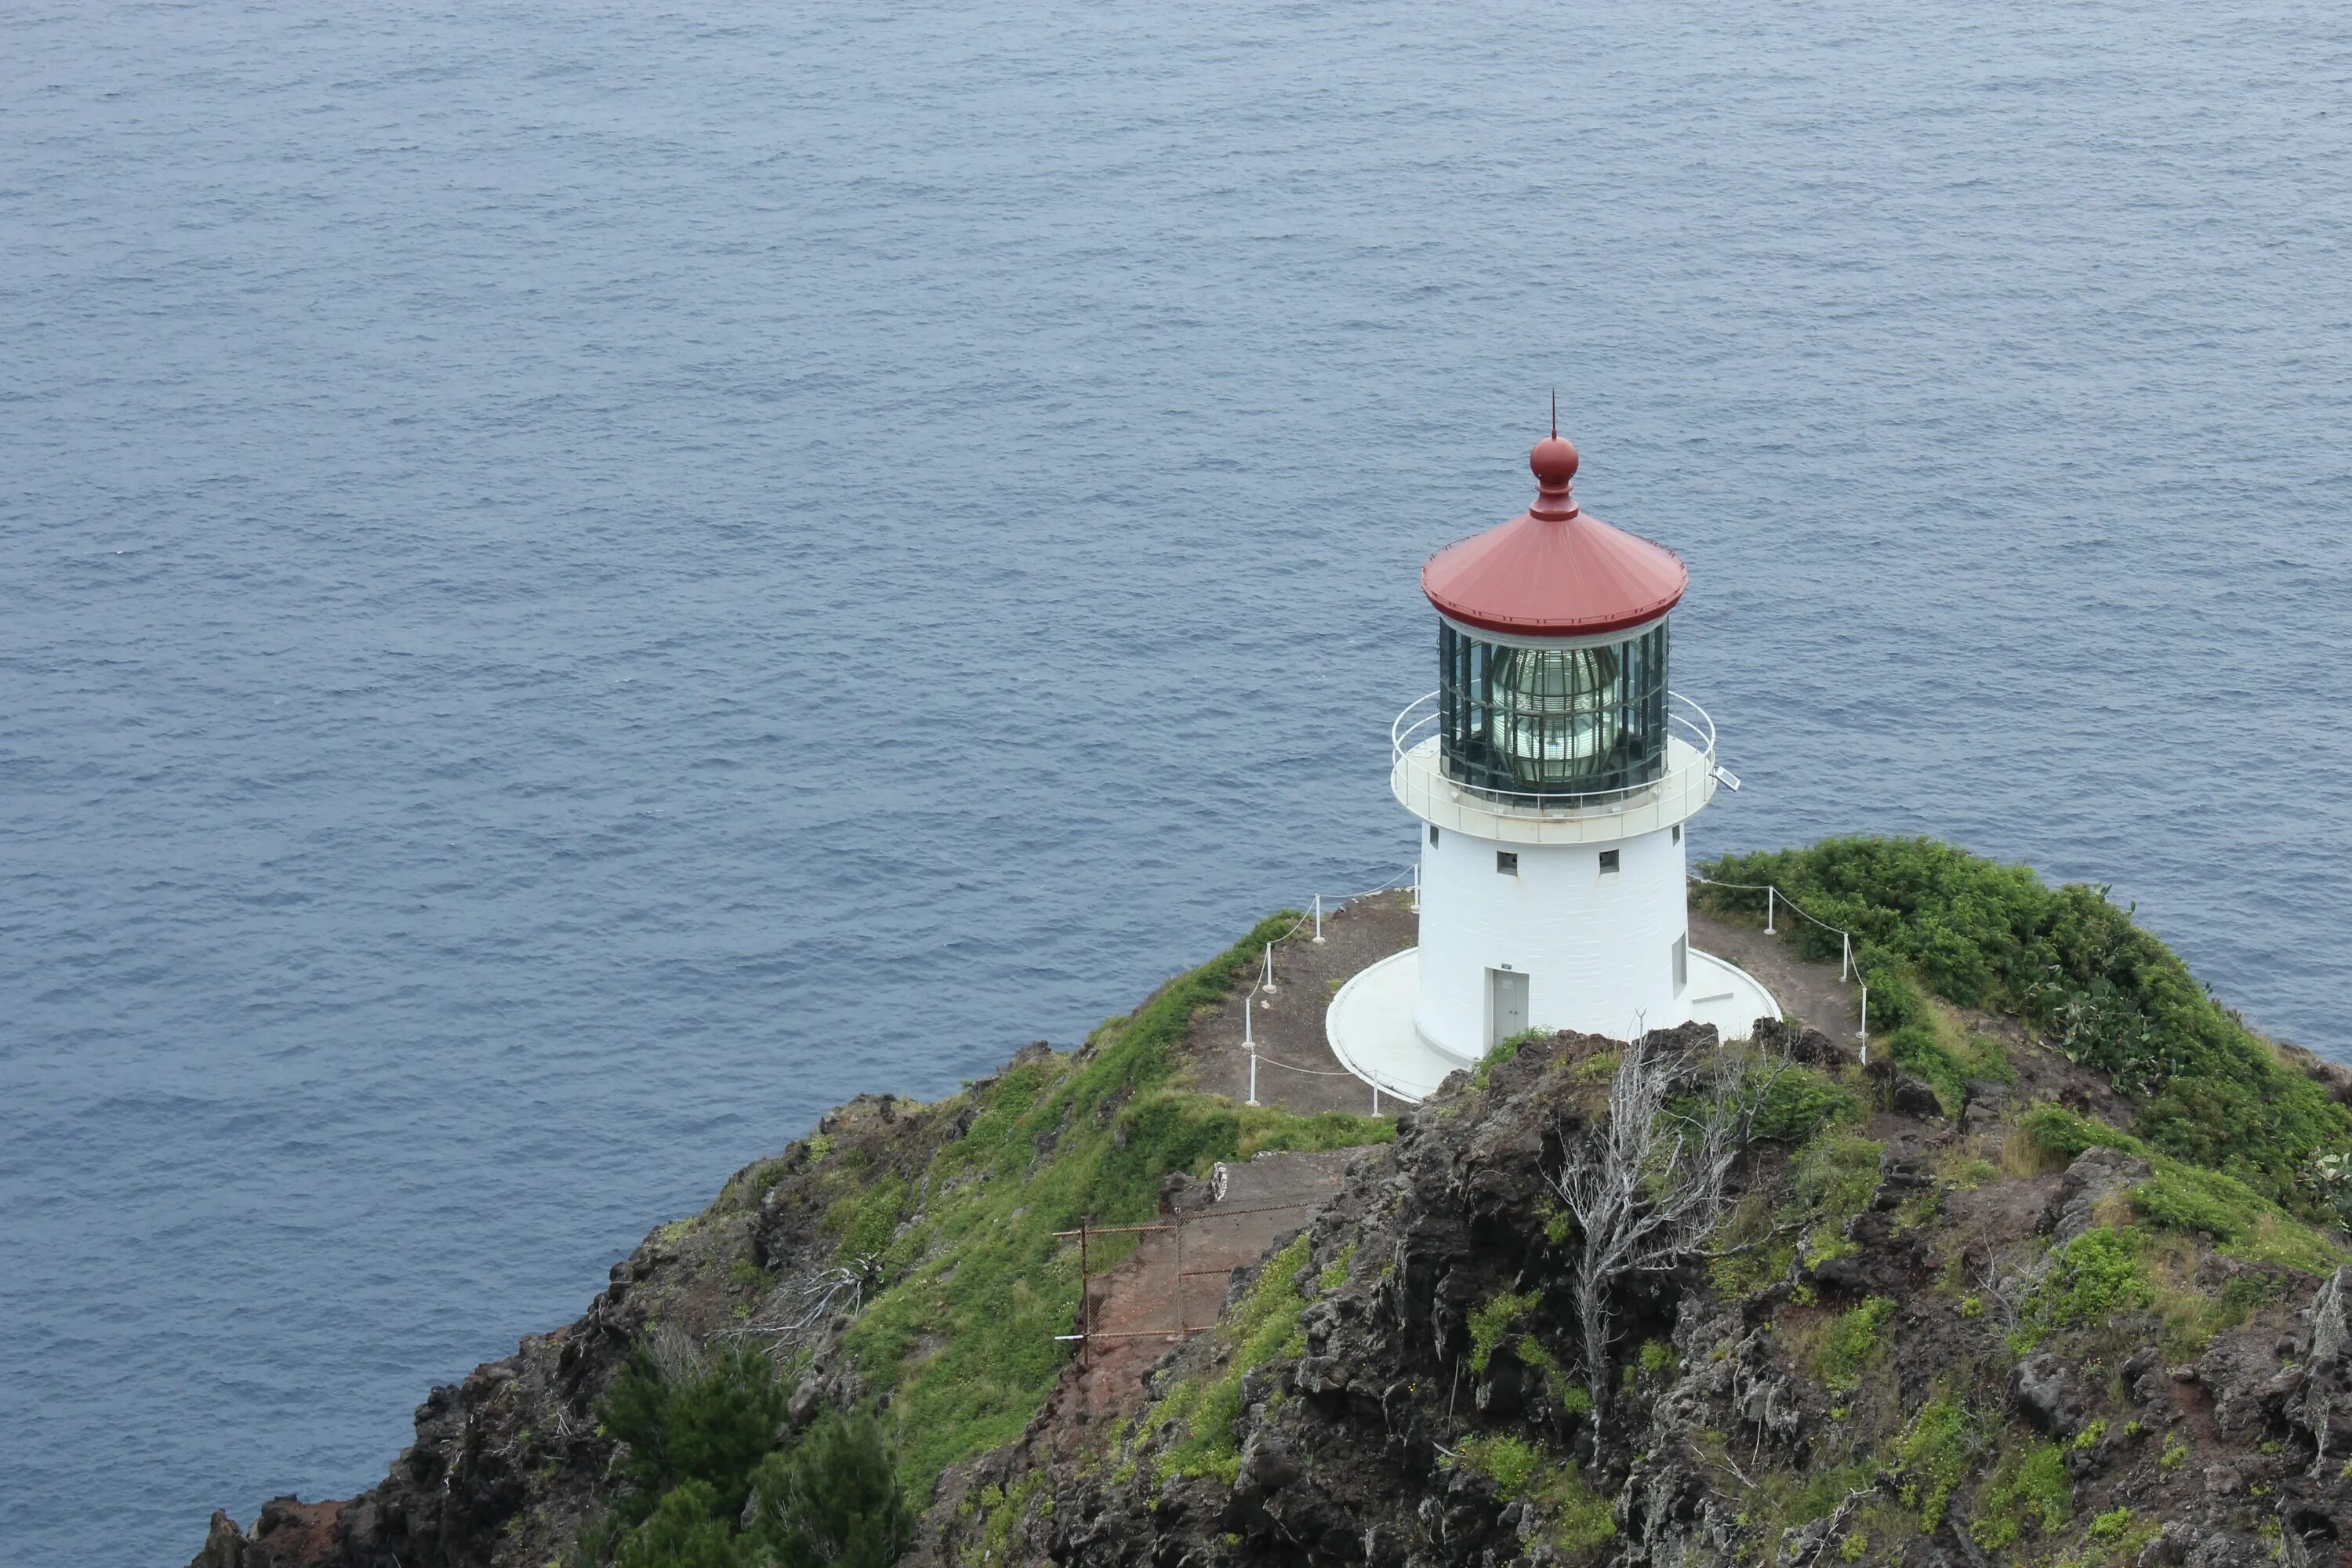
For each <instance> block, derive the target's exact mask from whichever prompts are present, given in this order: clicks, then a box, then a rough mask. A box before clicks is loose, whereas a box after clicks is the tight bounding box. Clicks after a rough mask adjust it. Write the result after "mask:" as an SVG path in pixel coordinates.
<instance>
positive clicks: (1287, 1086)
mask: <svg viewBox="0 0 2352 1568" xmlns="http://www.w3.org/2000/svg"><path fill="white" fill-rule="evenodd" d="M1313 935H1314V926H1313V924H1312V922H1309V924H1308V925H1307V926H1306V927H1305V928H1303V929H1301V930H1300V931H1299V932H1298V933H1297V935H1296V936H1294V937H1292V938H1291V939H1290V940H1289V941H1288V942H1278V943H1276V946H1275V950H1274V980H1275V991H1274V994H1273V995H1271V996H1266V995H1263V994H1261V995H1260V996H1259V997H1258V998H1257V1001H1256V1005H1255V1011H1254V1013H1253V1015H1252V1016H1251V1028H1252V1031H1253V1032H1254V1033H1255V1036H1256V1038H1257V1049H1258V1058H1259V1060H1258V1074H1257V1098H1258V1102H1259V1103H1260V1104H1262V1105H1278V1106H1281V1107H1282V1108H1283V1109H1284V1110H1297V1111H1304V1112H1310V1113H1311V1112H1314V1111H1318V1110H1352V1111H1355V1112H1356V1113H1358V1114H1359V1115H1364V1114H1369V1113H1370V1110H1372V1090H1371V1087H1370V1085H1368V1084H1366V1083H1365V1082H1364V1081H1363V1080H1362V1079H1359V1078H1357V1077H1356V1076H1355V1075H1354V1074H1353V1073H1350V1072H1349V1071H1348V1069H1347V1068H1343V1067H1341V1066H1340V1065H1339V1059H1338V1058H1335V1057H1334V1056H1332V1054H1331V1046H1330V1042H1329V1041H1328V1039H1327V1038H1326V1037H1324V1034H1323V1013H1324V1010H1325V1009H1326V1008H1328V1007H1329V1006H1330V1005H1331V998H1332V996H1333V995H1335V994H1337V993H1338V992H1339V987H1340V986H1341V985H1343V984H1346V983H1347V981H1348V980H1349V977H1350V976H1352V975H1354V974H1355V973H1356V972H1357V971H1359V970H1361V969H1365V968H1368V967H1369V966H1370V965H1371V964H1373V963H1378V962H1379V961H1380V960H1381V959H1383V958H1386V957H1387V956H1388V955H1389V954H1391V953H1392V952H1402V951H1404V950H1405V949H1406V948H1408V947H1411V946H1412V945H1413V943H1415V942H1419V941H1420V940H1421V917H1420V916H1419V915H1417V914H1415V913H1413V912H1412V895H1411V894H1408V893H1379V894H1375V895H1374V896H1372V897H1371V898H1369V899H1358V900H1356V901H1355V902H1354V903H1351V904H1347V905H1343V906H1341V907H1340V908H1339V909H1337V910H1331V911H1329V912H1328V913H1326V914H1325V915H1324V917H1323V942H1322V945H1320V946H1318V945H1316V943H1315V942H1314V941H1313ZM1255 973H1256V971H1255V968H1253V969H1252V971H1251V974H1252V977H1253V978H1254V977H1255ZM1186 1047H1187V1051H1188V1054H1190V1055H1191V1056H1192V1058H1193V1059H1194V1061H1195V1062H1196V1063H1197V1064H1198V1066H1197V1067H1196V1068H1195V1069H1194V1070H1195V1073H1196V1075H1197V1080H1198V1082H1199V1083H1200V1086H1201V1087H1202V1089H1213V1090H1214V1091H1215V1092H1217V1093H1219V1094H1229V1095H1231V1096H1233V1097H1234V1099H1235V1100H1246V1099H1248V1098H1249V1053H1248V1052H1246V1051H1244V1050H1243V1049H1242V1003H1241V997H1240V995H1239V994H1238V993H1237V994H1234V995H1233V996H1229V997H1227V998H1226V999H1225V1000H1224V1002H1223V1003H1222V1004H1221V1005H1219V1006H1218V1007H1217V1008H1216V1010H1215V1011H1214V1012H1213V1013H1209V1014H1206V1015H1203V1016H1201V1017H1198V1018H1195V1019H1194V1020H1193V1021H1192V1031H1191V1033H1190V1035H1189V1037H1188V1038H1187V1041H1186ZM1294 1068H1307V1069H1309V1070H1308V1071H1304V1072H1302V1071H1295V1070H1292V1069H1294ZM1318 1075H1320V1076H1318ZM1391 1109H1393V1105H1392V1102H1391V1100H1386V1099H1384V1100H1382V1101H1381V1110H1382V1111H1383V1112H1386V1111H1388V1110H1391Z"/></svg>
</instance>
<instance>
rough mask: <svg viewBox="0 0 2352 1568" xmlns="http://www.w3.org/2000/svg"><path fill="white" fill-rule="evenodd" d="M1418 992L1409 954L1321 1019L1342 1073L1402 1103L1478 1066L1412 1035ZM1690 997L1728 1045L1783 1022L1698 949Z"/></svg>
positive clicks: (1363, 975) (1769, 1002)
mask: <svg viewBox="0 0 2352 1568" xmlns="http://www.w3.org/2000/svg"><path fill="white" fill-rule="evenodd" d="M1420 992H1421V950H1420V949H1419V948H1413V947H1409V948H1406V949H1405V950H1404V951H1403V952H1398V953H1391V955H1390V956H1388V957H1386V958H1383V959H1381V961H1380V962H1379V963H1375V964H1373V965H1372V966H1371V967H1370V968H1368V969H1364V970H1361V971H1360V972H1358V973H1357V974H1356V975H1355V976H1354V978H1352V979H1350V980H1349V982H1348V983H1347V984H1345V985H1342V986H1340V987H1339V994H1338V995H1336V996H1334V997H1332V998H1331V1005H1330V1007H1329V1008H1328V1010H1326V1011H1325V1013H1324V1015H1323V1033H1324V1036H1325V1037H1326V1038H1328V1040H1329V1041H1330V1044H1331V1054H1332V1055H1333V1056H1335V1057H1337V1058H1339V1065H1340V1066H1341V1067H1344V1068H1347V1069H1348V1070H1349V1072H1351V1073H1354V1074H1355V1075H1356V1076H1357V1077H1358V1078H1360V1079H1363V1080H1364V1081H1365V1082H1366V1083H1369V1084H1370V1085H1372V1086H1373V1087H1374V1088H1376V1089H1379V1090H1380V1091H1381V1093H1382V1094H1383V1095H1394V1096H1396V1098H1398V1099H1399V1100H1426V1099H1428V1098H1429V1096H1430V1095H1432V1094H1433V1093H1435V1092H1436V1089H1437V1086H1438V1085H1439V1084H1441V1083H1444V1081H1445V1079H1446V1075H1447V1074H1449V1073H1456V1072H1461V1071H1464V1070H1465V1069H1466V1068H1475V1067H1476V1066H1477V1065H1478V1064H1477V1063H1476V1062H1475V1061H1473V1060H1465V1058H1460V1057H1457V1056H1455V1055H1454V1053H1453V1052H1451V1051H1447V1050H1444V1049H1441V1048H1440V1047H1437V1046H1434V1045H1433V1044H1431V1043H1430V1042H1429V1041H1428V1040H1426V1039H1424V1038H1423V1037H1422V1034H1421V1031H1420V1030H1419V1029H1416V1028H1414V1027H1413V1024H1412V1015H1413V1005H1414V1004H1415V1003H1416V1002H1417V1001H1418V1000H1419V999H1420ZM1687 994H1688V995H1689V997H1690V1014H1689V1018H1690V1020H1691V1021H1694V1022H1696V1023H1701V1024H1712V1025H1714V1026H1715V1030H1716V1033H1717V1035H1719V1036H1721V1037H1723V1038H1724V1039H1727V1040H1744V1039H1746V1038H1747V1037H1748V1035H1749V1034H1751V1033H1752V1032H1754V1030H1755V1027H1756V1020H1757V1019H1759V1018H1778V1017H1780V1003H1778V1002H1777V1001H1775V1000H1773V997H1772V993H1770V992H1769V991H1768V990H1766V989H1765V988H1764V984H1763V982H1761V981H1759V980H1758V979H1757V978H1756V977H1755V976H1754V975H1752V974H1750V973H1748V972H1747V971H1746V970H1744V969H1742V968H1740V967H1739V966H1738V964H1736V963H1729V962H1728V961H1727V960H1724V959H1720V958H1717V957H1716V956H1715V955H1714V954H1713V953H1708V952H1699V951H1698V950H1697V949H1696V948H1693V949H1692V950H1691V955H1690V987H1689V991H1688V993H1687ZM1683 1021H1684V1020H1682V1019H1676V1020H1674V1022H1675V1023H1680V1022H1683ZM1660 1027H1665V1025H1663V1024H1662V1025H1660Z"/></svg>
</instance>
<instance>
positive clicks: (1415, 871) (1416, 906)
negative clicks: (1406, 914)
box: [1412, 860, 1421, 914]
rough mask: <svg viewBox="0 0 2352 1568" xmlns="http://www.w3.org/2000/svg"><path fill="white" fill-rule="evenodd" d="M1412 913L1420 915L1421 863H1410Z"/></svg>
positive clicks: (1416, 861)
mask: <svg viewBox="0 0 2352 1568" xmlns="http://www.w3.org/2000/svg"><path fill="white" fill-rule="evenodd" d="M1412 912H1413V913H1414V914H1419V913H1421V862H1420V861H1418V860H1415V861H1414V862H1413V863H1412Z"/></svg>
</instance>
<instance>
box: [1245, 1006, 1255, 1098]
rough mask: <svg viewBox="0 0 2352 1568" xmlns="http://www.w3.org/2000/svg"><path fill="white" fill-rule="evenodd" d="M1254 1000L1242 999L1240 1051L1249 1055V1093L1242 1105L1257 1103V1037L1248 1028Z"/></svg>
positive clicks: (1253, 1031) (1249, 1027) (1252, 1030)
mask: <svg viewBox="0 0 2352 1568" xmlns="http://www.w3.org/2000/svg"><path fill="white" fill-rule="evenodd" d="M1254 1000H1255V998H1254V997H1249V996H1244V997H1243V998H1242V1049H1244V1050H1245V1051H1247V1052H1248V1053H1249V1059H1250V1091H1249V1099H1248V1100H1246V1101H1245V1102H1244V1103H1246V1104H1250V1105H1255V1104H1256V1103H1257V1035H1256V1032H1255V1030H1254V1029H1252V1028H1251V1026H1250V1003H1251V1002H1252V1001H1254Z"/></svg>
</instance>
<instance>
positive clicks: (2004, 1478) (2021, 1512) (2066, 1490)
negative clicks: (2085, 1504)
mask: <svg viewBox="0 0 2352 1568" xmlns="http://www.w3.org/2000/svg"><path fill="white" fill-rule="evenodd" d="M2073 1519H2074V1482H2073V1481H2072V1480H2070V1479H2068V1478H2067V1475H2066V1456H2065V1455H2064V1453H2063V1452H2062V1451H2061V1450H2060V1448H2059V1447H2058V1445H2057V1444H2055V1443H2042V1442H2031V1443H2020V1444H2017V1445H2015V1446H2014V1447H2011V1448H2009V1449H2008V1450H2007V1451H2006V1452H2005V1453H2003V1454H2002V1455H2001V1459H2000V1464H1999V1465H1998V1466H1996V1467H1995V1468H1994V1469H1993V1473H1992V1478H1991V1479H1990V1481H1989V1482H1988V1483H1987V1484H1986V1487H1985V1491H1984V1496H1983V1498H1982V1499H1981V1500H1979V1503H1978V1505H1977V1516H1976V1517H1975V1518H1974V1519H1972V1520H1970V1521H1969V1534H1970V1535H1971V1536H1973V1537H1975V1538H1976V1542H1977V1544H1978V1545H1979V1546H1981V1547H1984V1548H1985V1549H1986V1550H1988V1551H1991V1552H2000V1551H2004V1550H2006V1549H2007V1548H2009V1547H2011V1546H2014V1545H2016V1544H2017V1542H2019V1541H2020V1540H2021V1539H2022V1538H2023V1537H2024V1535H2025V1532H2026V1531H2028V1530H2039V1531H2041V1532H2042V1533H2043V1534H2053V1533H2055V1532H2056V1531H2060V1530H2063V1529H2064V1528H2065V1527H2066V1525H2067V1524H2068V1523H2069V1522H2070V1521H2072V1520H2073Z"/></svg>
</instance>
